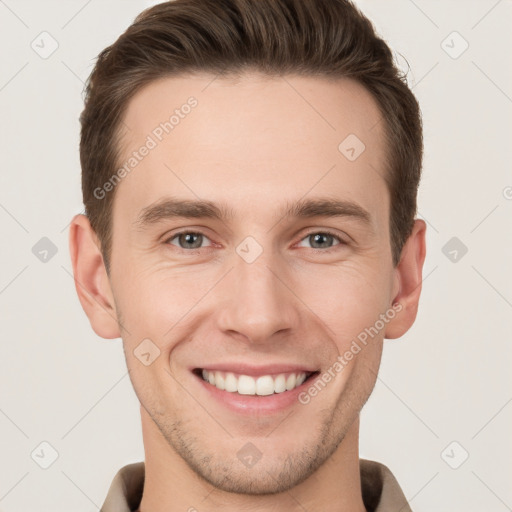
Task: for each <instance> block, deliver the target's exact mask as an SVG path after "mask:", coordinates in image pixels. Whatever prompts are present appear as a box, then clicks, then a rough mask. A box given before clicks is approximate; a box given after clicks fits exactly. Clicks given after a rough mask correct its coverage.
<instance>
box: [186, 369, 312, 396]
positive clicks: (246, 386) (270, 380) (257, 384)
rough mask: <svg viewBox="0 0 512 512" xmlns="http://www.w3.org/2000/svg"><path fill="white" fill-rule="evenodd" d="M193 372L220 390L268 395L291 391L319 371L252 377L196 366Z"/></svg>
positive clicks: (240, 393)
mask: <svg viewBox="0 0 512 512" xmlns="http://www.w3.org/2000/svg"><path fill="white" fill-rule="evenodd" d="M194 373H196V375H198V376H200V377H202V379H203V380H204V381H206V382H208V383H209V384H211V385H212V386H214V387H216V388H217V389H220V390H222V391H228V392H230V393H237V394H239V395H258V396H268V395H272V394H274V393H276V394H279V393H284V392H286V391H292V390H294V389H295V388H298V387H299V386H301V385H302V384H303V383H304V382H305V381H306V380H308V379H309V378H310V377H312V376H313V375H316V374H318V373H319V372H295V373H294V372H289V373H280V374H278V375H261V376H257V377H256V376H254V377H253V376H250V375H243V374H236V373H233V372H223V371H216V370H213V371H212V370H205V369H200V368H197V369H196V370H194Z"/></svg>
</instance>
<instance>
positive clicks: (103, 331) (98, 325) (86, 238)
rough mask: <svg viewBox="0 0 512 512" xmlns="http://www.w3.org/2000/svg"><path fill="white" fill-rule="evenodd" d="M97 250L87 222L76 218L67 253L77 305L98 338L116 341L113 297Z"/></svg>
mask: <svg viewBox="0 0 512 512" xmlns="http://www.w3.org/2000/svg"><path fill="white" fill-rule="evenodd" d="M100 247H101V245H100V242H99V240H98V237H97V236H96V233H95V232H94V230H93V229H92V227H91V224H90V223H89V219H88V218H87V217H86V216H85V215H81V214H80V215H75V216H74V217H73V219H72V221H71V226H70V231H69V251H70V253H71V261H72V264H73V275H74V279H75V288H76V292H77V294H78V298H79V300H80V304H81V305H82V308H83V310H84V311H85V314H86V315H87V317H88V318H89V321H90V322H91V327H92V328H93V330H94V332H95V333H96V334H97V335H98V336H101V337H102V338H107V339H113V338H119V337H120V336H121V333H120V330H119V324H118V320H117V313H116V309H115V302H114V296H113V294H112V290H111V287H110V281H109V278H108V275H107V272H106V269H105V264H104V262H103V256H102V254H101V250H100Z"/></svg>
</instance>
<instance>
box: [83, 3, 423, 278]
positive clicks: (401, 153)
mask: <svg viewBox="0 0 512 512" xmlns="http://www.w3.org/2000/svg"><path fill="white" fill-rule="evenodd" d="M249 69H252V70H257V71H261V72H263V73H266V74H268V75H271V76H278V75H284V74H300V75H303V76H318V77H319V78H322V77H323V78H337V77H350V78H352V79H354V80H356V81H358V82H359V83H361V84H362V85H363V86H364V87H366V89H367V90H368V91H369V92H370V93H371V94H372V95H373V97H374V99H375V100H376V102H377V104H378V107H379V110H380V114H381V115H382V120H383V123H384V132H385V137H386V142H387V144H388V151H387V155H386V156H387V159H386V162H385V167H386V169H385V179H386V182H387V187H388V190H389V193H390V200H391V213H390V219H389V226H390V238H391V249H392V257H393V263H394V265H396V264H397V263H398V262H399V260H400V254H401V252H402V247H403V245H404V243H405V241H406V240H407V238H408V237H409V235H410V233H411V231H412V227H413V224H414V217H415V215H416V195H417V190H418V186H419V181H420V176H421V166H422V154H423V135H422V121H421V113H420V108H419V105H418V102H417V100H416V98H415V96H414V95H413V93H412V91H411V90H410V89H409V87H408V85H407V82H406V77H405V74H403V73H402V72H401V71H400V70H399V69H398V67H397V66H396V65H395V63H394V60H393V56H392V53H391V51H390V49H389V47H388V46H387V44H386V43H385V42H384V40H383V39H381V38H380V37H378V36H377V34H376V32H375V30H374V27H373V25H372V23H371V22H370V21H369V20H368V19H367V18H366V17H365V16H364V15H363V14H362V12H361V11H360V10H359V9H358V8H357V7H356V6H355V5H354V4H353V3H352V2H351V1H350V0H174V1H169V2H164V3H161V4H158V5H155V6H154V7H151V8H149V9H146V10H144V11H143V12H141V13H140V14H139V15H138V16H137V17H136V19H135V21H134V22H133V24H132V25H131V26H130V27H128V29H127V30H126V31H125V32H124V33H123V34H122V35H121V36H120V37H119V38H118V39H117V41H116V42H115V43H114V44H112V45H111V46H109V47H107V48H105V49H104V50H103V51H102V52H101V53H100V54H99V56H98V59H97V62H96V64H95V67H94V69H93V71H92V73H91V75H90V76H89V78H88V80H87V84H86V89H85V108H84V110H83V112H82V115H81V117H80V122H81V139H80V162H81V166H82V193H83V200H84V205H85V213H86V215H87V217H88V218H89V221H90V223H91V226H92V228H93V229H94V231H95V233H96V234H97V236H98V239H99V240H100V243H101V251H102V254H103V259H104V262H105V266H106V269H107V272H109V268H110V266H109V265H110V264H109V262H110V260H111V250H112V205H113V201H114V196H115V189H114V190H112V192H110V193H109V194H107V195H106V196H105V197H104V198H102V199H98V198H97V197H96V194H95V192H94V191H95V190H97V189H98V187H102V185H103V184H104V183H106V182H107V181H108V180H109V178H110V177H111V176H113V175H114V173H115V170H116V168H117V166H118V162H119V156H120V155H119V152H120V148H119V143H120V132H121V124H122V120H123V115H124V113H125V111H126V107H127V105H128V102H129V101H130V99H131V98H132V97H133V96H134V94H135V93H136V92H137V91H139V90H140V89H141V88H142V87H143V86H145V85H147V84H149V83H150V82H152V81H154V80H156V79H158V78H163V77H172V76H177V75H179V74H184V73H186V72H195V71H199V72H211V73H212V74H215V75H219V74H220V75H224V76H227V75H228V74H231V75H237V74H241V73H243V72H244V71H246V70H249ZM340 142H341V141H340Z"/></svg>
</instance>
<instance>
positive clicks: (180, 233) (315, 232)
mask: <svg viewBox="0 0 512 512" xmlns="http://www.w3.org/2000/svg"><path fill="white" fill-rule="evenodd" d="M180 235H202V236H203V237H205V238H207V239H208V240H209V237H208V236H207V235H205V234H204V233H203V232H202V231H189V230H185V231H179V232H177V233H174V234H173V235H172V236H171V237H170V238H167V239H166V240H165V241H164V243H165V244H170V245H174V244H171V243H170V242H171V240H174V239H175V238H177V237H179V236H180ZM311 235H329V236H332V237H333V238H335V239H336V240H337V241H338V242H339V243H338V244H335V245H333V246H331V247H328V248H326V249H319V248H317V247H311V249H312V250H313V251H321V252H324V253H330V252H332V251H334V250H336V247H338V246H341V245H348V243H347V242H346V241H345V240H343V239H342V238H341V237H340V236H339V235H337V234H335V233H333V232H332V231H329V230H328V229H324V230H321V231H311V232H309V233H306V235H304V236H303V237H302V238H301V239H300V240H299V243H300V242H302V241H303V240H304V239H306V238H308V237H310V236H311ZM175 247H176V249H178V250H180V251H183V252H186V253H189V254H195V253H196V252H197V251H199V250H200V249H205V247H197V248H195V249H184V248H183V247H179V246H177V245H175ZM206 248H211V247H206Z"/></svg>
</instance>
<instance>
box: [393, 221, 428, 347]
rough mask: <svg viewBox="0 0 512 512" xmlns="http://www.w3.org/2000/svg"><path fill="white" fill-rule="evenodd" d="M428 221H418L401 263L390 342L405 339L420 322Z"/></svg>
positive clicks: (415, 223) (397, 276) (404, 249)
mask: <svg viewBox="0 0 512 512" xmlns="http://www.w3.org/2000/svg"><path fill="white" fill-rule="evenodd" d="M426 229H427V225H426V224H425V221H423V220H421V219H416V220H415V222H414V226H413V229H412V233H411V234H410V236H409V238H408V239H407V241H406V243H405V244H404V247H403V249H402V254H401V258H400V262H399V263H398V265H397V266H396V268H395V270H394V272H395V276H394V290H393V291H394V293H393V297H394V299H393V302H392V304H396V303H398V304H399V306H400V307H401V310H398V308H397V306H394V308H396V309H395V310H397V311H398V313H397V314H396V316H395V317H394V318H393V319H392V320H390V321H389V322H388V324H387V326H386V330H385V333H384V337H385V338H388V339H393V338H399V337H400V336H403V335H404V334H405V333H406V332H407V331H408V330H409V329H410V328H411V326H412V324H413V323H414V320H416V314H417V313H418V303H419V300H420V294H421V284H422V279H423V276H422V270H423V263H424V261H425V253H426V244H425V233H426Z"/></svg>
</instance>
